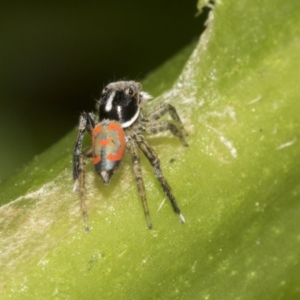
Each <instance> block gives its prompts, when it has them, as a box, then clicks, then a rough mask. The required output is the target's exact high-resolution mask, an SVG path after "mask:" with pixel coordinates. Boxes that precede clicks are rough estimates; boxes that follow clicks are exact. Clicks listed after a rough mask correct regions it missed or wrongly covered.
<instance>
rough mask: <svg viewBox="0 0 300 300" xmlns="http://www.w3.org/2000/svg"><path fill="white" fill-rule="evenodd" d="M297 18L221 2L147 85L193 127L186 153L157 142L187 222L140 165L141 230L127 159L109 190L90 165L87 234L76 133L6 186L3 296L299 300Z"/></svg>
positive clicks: (298, 11) (294, 1) (273, 6)
mask: <svg viewBox="0 0 300 300" xmlns="http://www.w3.org/2000/svg"><path fill="white" fill-rule="evenodd" d="M299 16H300V4H299V1H298V0H291V1H288V2H284V3H283V2H282V1H279V0H274V1H267V0H263V1H251V2H249V1H245V0H241V1H229V0H228V1H217V2H216V7H215V9H214V10H213V13H212V14H211V15H210V21H209V24H208V28H207V30H206V31H205V33H204V34H203V36H202V37H201V40H200V41H199V43H198V44H197V45H192V46H191V47H194V50H193V53H192V54H191V55H190V56H189V57H188V56H187V55H188V54H189V49H190V48H188V49H186V50H184V51H183V52H182V53H179V54H178V56H177V57H175V58H173V59H171V60H170V61H169V62H167V63H166V64H165V65H164V66H162V68H161V69H159V70H157V71H156V72H154V73H153V74H152V75H151V76H150V77H149V78H148V79H146V80H145V82H144V89H145V90H146V91H149V93H151V92H153V93H154V94H156V95H159V97H157V98H156V99H155V100H154V101H153V102H151V103H149V106H150V107H152V106H155V105H157V104H159V103H161V102H163V101H169V102H171V103H172V104H174V105H175V106H176V107H177V109H178V111H179V113H180V115H181V116H182V119H183V123H184V124H185V126H186V128H187V131H188V132H189V137H188V142H189V143H190V147H189V148H188V149H186V148H184V147H182V146H181V145H180V143H179V142H178V141H177V140H176V139H174V138H173V137H169V136H164V137H160V138H151V141H150V142H151V145H152V146H153V147H154V148H155V149H156V151H157V153H158V154H159V157H160V159H161V162H162V168H163V170H164V173H165V175H166V178H168V180H169V182H170V185H171V186H172V187H173V191H174V194H175V195H176V198H177V199H178V202H179V204H180V206H181V208H182V212H183V214H184V216H185V217H186V220H187V223H186V224H185V225H181V224H179V222H178V220H177V217H176V216H175V215H174V214H173V212H172V211H171V208H170V205H169V203H168V202H166V203H164V204H163V200H164V196H163V194H162V192H161V190H160V187H159V185H158V184H157V182H156V180H155V178H154V177H153V176H154V175H153V171H152V169H151V167H150V166H149V164H148V163H147V161H146V160H145V159H142V164H143V166H144V177H145V182H146V189H147V195H148V201H149V207H150V213H151V217H152V220H153V225H154V229H153V230H147V229H146V226H145V220H144V216H143V213H142V207H141V204H140V203H139V197H138V195H137V192H136V186H135V184H133V174H132V171H131V163H130V159H129V157H128V156H126V157H125V159H124V162H123V165H122V166H121V167H120V169H119V170H118V172H117V173H116V175H114V178H113V180H112V182H111V184H110V185H109V186H103V185H102V183H101V181H100V180H99V178H97V177H96V175H95V174H94V173H93V171H92V168H91V167H89V170H90V171H89V172H88V176H87V187H88V189H89V190H88V193H87V197H88V199H89V203H88V210H89V221H90V225H91V227H92V230H91V232H90V233H89V234H85V233H84V231H83V222H82V219H81V215H80V211H79V203H78V197H77V195H76V194H74V193H72V192H71V190H72V184H73V182H72V178H71V152H72V146H73V143H74V140H75V137H76V132H75V130H74V131H73V132H71V133H70V134H69V135H68V136H66V137H65V138H63V139H62V140H61V141H60V142H58V143H57V144H56V145H54V146H53V147H52V148H51V149H49V150H48V151H47V152H46V153H44V154H43V155H41V156H40V157H37V158H36V159H35V160H34V161H33V162H32V163H31V164H30V165H28V166H27V167H26V168H25V169H24V170H22V171H21V172H19V174H18V175H16V176H15V177H13V178H11V179H10V180H9V181H6V182H4V183H3V184H2V187H1V199H2V201H4V202H7V204H5V205H4V206H2V208H1V210H0V216H1V242H0V243H1V253H0V260H1V284H0V288H1V290H0V295H1V297H2V298H3V299H7V298H9V297H10V298H13V299H19V298H22V299H28V298H32V299H45V298H51V299H53V298H56V299H66V298H70V299H74V298H75V299H76V298H78V299H128V298H131V299H299V297H300V288H299V286H300V282H299V278H300V266H299V264H300V263H299V262H300V254H299V246H300V233H299V228H300V226H299V225H300V182H299V174H300V144H299V131H300V121H299V109H300V104H299V100H298V98H299V95H300V87H299V83H298V81H299V75H300V72H299V71H300V61H299V59H298V56H299V50H300V40H299V39H298V37H299V34H300V24H299V22H300V18H299ZM185 59H187V62H186V64H185V66H184V68H183V70H181V67H182V61H184V60H185ZM174 80H175V82H174ZM160 84H161V86H160ZM10 200H14V201H12V202H9V201H10ZM162 204H163V205H162ZM161 205H162V206H161Z"/></svg>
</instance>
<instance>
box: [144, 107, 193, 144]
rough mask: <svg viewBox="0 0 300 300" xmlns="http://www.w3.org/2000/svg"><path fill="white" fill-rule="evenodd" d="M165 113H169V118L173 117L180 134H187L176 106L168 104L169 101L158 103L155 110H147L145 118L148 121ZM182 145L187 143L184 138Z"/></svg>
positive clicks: (156, 118)
mask: <svg viewBox="0 0 300 300" xmlns="http://www.w3.org/2000/svg"><path fill="white" fill-rule="evenodd" d="M166 113H169V114H170V116H171V118H172V119H173V121H174V122H175V123H176V124H177V127H178V130H179V131H180V132H181V135H182V136H183V137H184V136H187V133H186V132H185V130H184V127H183V124H182V122H181V119H180V117H179V115H178V113H177V111H176V108H175V107H174V106H173V105H171V104H169V103H164V104H162V105H160V106H159V107H158V108H156V109H155V110H153V111H151V112H149V113H148V114H147V115H146V120H148V121H152V120H158V119H160V118H161V117H162V116H164V115H165V114H166ZM183 145H185V146H186V145H187V143H186V141H185V140H184V142H183Z"/></svg>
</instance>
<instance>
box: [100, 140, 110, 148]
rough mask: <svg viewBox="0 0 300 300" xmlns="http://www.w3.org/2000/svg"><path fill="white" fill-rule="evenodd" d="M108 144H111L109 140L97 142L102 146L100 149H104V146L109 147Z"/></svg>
mask: <svg viewBox="0 0 300 300" xmlns="http://www.w3.org/2000/svg"><path fill="white" fill-rule="evenodd" d="M110 142H111V139H105V140H100V141H99V145H100V146H102V147H104V146H107V145H109V144H110Z"/></svg>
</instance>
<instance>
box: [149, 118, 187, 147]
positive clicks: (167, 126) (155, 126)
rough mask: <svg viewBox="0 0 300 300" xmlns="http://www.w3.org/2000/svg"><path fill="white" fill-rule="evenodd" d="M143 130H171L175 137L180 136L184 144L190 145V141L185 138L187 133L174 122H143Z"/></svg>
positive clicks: (150, 131)
mask: <svg viewBox="0 0 300 300" xmlns="http://www.w3.org/2000/svg"><path fill="white" fill-rule="evenodd" d="M143 130H144V131H145V132H147V133H153V134H155V133H158V132H162V131H166V130H170V131H171V133H172V134H173V135H174V136H175V137H177V138H179V140H180V141H181V143H182V144H183V146H185V147H187V146H188V143H187V142H186V140H185V134H184V133H183V132H182V131H181V130H179V129H178V128H177V127H176V126H175V125H174V124H172V123H168V122H157V123H143Z"/></svg>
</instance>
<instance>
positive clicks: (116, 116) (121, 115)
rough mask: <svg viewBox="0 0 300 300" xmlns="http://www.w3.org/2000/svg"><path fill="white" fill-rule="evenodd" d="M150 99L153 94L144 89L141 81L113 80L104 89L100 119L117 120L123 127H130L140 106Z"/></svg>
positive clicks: (100, 106)
mask: <svg viewBox="0 0 300 300" xmlns="http://www.w3.org/2000/svg"><path fill="white" fill-rule="evenodd" d="M148 99H151V96H150V95H149V94H148V93H145V92H143V91H142V85H141V84H140V83H139V82H136V81H117V82H112V83H110V84H108V85H107V86H106V87H105V88H104V89H103V91H102V94H101V97H100V100H99V102H98V108H99V121H100V122H101V121H103V120H105V119H108V120H115V121H118V122H119V123H120V124H121V125H122V127H123V128H126V127H129V126H130V125H131V124H133V123H134V122H135V121H136V119H137V118H138V116H139V114H140V108H141V107H142V106H143V105H144V104H145V103H146V102H147V100H148Z"/></svg>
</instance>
